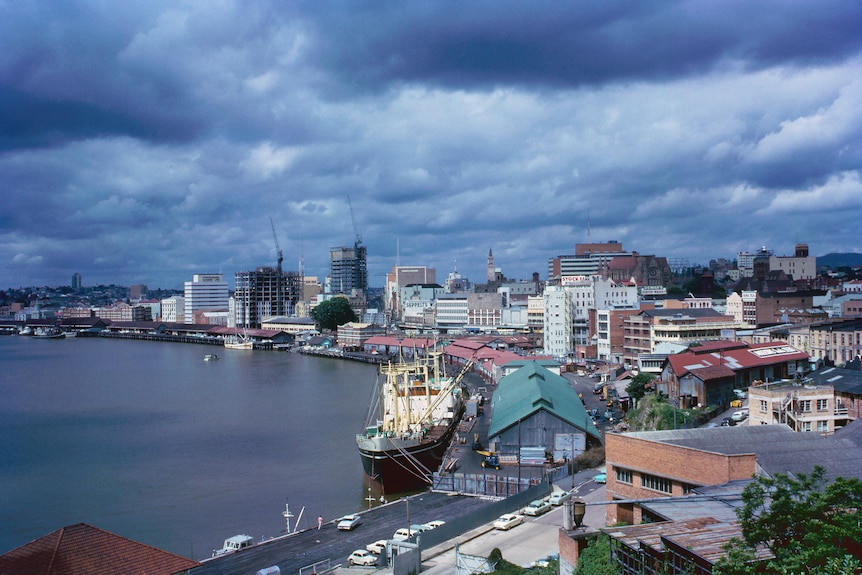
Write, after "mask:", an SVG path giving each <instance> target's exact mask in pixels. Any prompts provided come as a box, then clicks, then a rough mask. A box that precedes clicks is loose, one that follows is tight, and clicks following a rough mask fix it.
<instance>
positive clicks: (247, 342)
mask: <svg viewBox="0 0 862 575" xmlns="http://www.w3.org/2000/svg"><path fill="white" fill-rule="evenodd" d="M224 346H225V347H226V348H227V349H254V341H252V340H251V339H250V338H248V337H246V336H244V335H229V336H227V337H225V338H224Z"/></svg>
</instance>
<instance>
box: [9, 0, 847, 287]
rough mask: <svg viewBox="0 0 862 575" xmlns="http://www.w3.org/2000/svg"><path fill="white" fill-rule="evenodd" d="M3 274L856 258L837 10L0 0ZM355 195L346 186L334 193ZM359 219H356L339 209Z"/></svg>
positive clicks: (769, 5)
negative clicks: (567, 259)
mask: <svg viewBox="0 0 862 575" xmlns="http://www.w3.org/2000/svg"><path fill="white" fill-rule="evenodd" d="M4 13H5V14H6V16H5V17H4V18H3V19H2V21H0V190H2V198H3V209H2V210H0V287H17V286H22V285H46V284H47V285H60V284H68V283H69V281H70V278H71V275H72V274H73V273H75V272H79V273H81V274H82V275H83V277H84V283H85V285H93V284H98V283H119V284H126V285H128V284H134V283H145V284H147V285H149V286H150V287H167V288H171V287H180V286H181V285H182V282H183V281H186V280H188V279H190V277H191V275H192V274H194V273H206V272H214V271H222V272H223V273H225V274H226V276H227V277H228V278H229V279H230V280H231V281H232V278H233V273H234V272H236V271H241V270H247V269H253V268H255V267H258V266H261V265H273V264H274V262H275V245H274V239H273V235H272V229H271V226H270V222H269V220H270V218H272V221H273V223H274V225H275V228H276V233H277V236H278V241H279V244H280V246H281V248H282V249H283V251H284V254H285V265H286V266H287V267H288V268H289V269H298V267H299V262H300V259H302V260H303V261H304V266H305V271H306V274H308V275H318V276H323V275H325V274H326V273H327V271H328V254H329V251H328V250H329V248H330V247H333V246H339V245H350V244H352V243H353V241H354V222H355V225H356V228H357V229H358V231H359V233H360V234H361V236H362V239H363V241H364V243H365V244H366V245H367V246H368V253H369V268H370V274H371V284H372V285H382V282H383V274H384V273H385V271H386V270H388V269H389V268H391V266H392V265H394V264H395V263H396V261H400V263H401V264H402V265H423V264H424V265H429V266H434V267H436V268H437V270H438V278H440V279H442V278H443V277H445V275H446V273H448V272H449V271H451V270H452V269H454V268H456V267H457V269H458V270H459V271H460V272H461V273H462V274H464V275H467V276H470V277H472V278H473V279H474V280H477V281H481V280H482V278H483V277H484V275H485V274H484V268H485V260H486V256H487V253H488V250H489V249H493V251H494V255H495V261H496V264H497V265H498V266H499V267H501V268H502V270H503V272H504V273H505V274H506V275H507V276H509V277H520V278H525V277H528V276H529V275H530V274H531V273H532V272H539V273H540V274H541V275H542V276H543V277H544V276H545V275H546V270H547V260H548V258H550V257H553V256H556V255H559V254H566V253H572V252H573V250H574V245H575V243H578V242H586V241H608V240H617V241H621V242H622V243H623V246H624V248H626V249H630V250H637V251H639V252H641V253H652V254H657V255H664V256H668V257H678V258H683V257H685V258H689V260H690V261H691V262H692V263H706V262H707V261H708V260H709V259H711V258H717V257H726V258H733V257H734V256H735V254H736V252H737V251H740V250H749V251H751V250H754V249H757V248H759V247H760V246H761V245H767V246H768V247H770V248H773V249H775V250H776V253H779V254H790V253H792V250H793V245H794V244H795V243H797V242H805V243H808V244H809V245H810V246H811V250H812V253H813V254H815V255H822V254H826V253H829V252H833V251H856V252H858V251H862V242H860V237H862V235H860V233H859V222H860V220H862V218H860V216H862V183H860V171H862V146H860V143H862V80H860V78H862V73H860V71H862V34H860V33H859V30H862V5H857V3H853V2H843V1H833V2H829V1H824V2H817V3H789V2H784V1H782V2H759V3H754V4H752V3H749V2H741V1H740V2H733V1H730V2H721V3H704V2H694V1H692V2H666V3H659V4H642V3H630V2H607V1H603V2H579V3H576V4H571V3H568V4H567V3H558V2H531V3H505V2H504V3H499V2H470V3H466V4H465V3H460V2H449V1H442V2H433V3H432V2H427V3H426V2H411V3H396V2H391V3H385V2H363V1H359V2H356V1H349V2H347V1H345V2H297V3H282V2H267V1H264V0H254V1H248V2H233V1H230V0H218V1H213V2H194V1H188V2H158V1H149V2H129V3H122V4H116V3H110V2H98V1H95V0H94V1H83V0H82V1H79V2H69V3H57V2H47V1H44V2H27V3H7V5H6V6H5V7H4ZM348 197H349V198H350V200H349V201H348ZM351 204H352V206H353V214H351V213H350V205H351Z"/></svg>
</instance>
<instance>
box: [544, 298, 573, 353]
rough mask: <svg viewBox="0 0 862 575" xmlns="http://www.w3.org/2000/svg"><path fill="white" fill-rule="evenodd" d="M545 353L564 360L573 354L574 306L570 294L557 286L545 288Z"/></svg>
mask: <svg viewBox="0 0 862 575" xmlns="http://www.w3.org/2000/svg"><path fill="white" fill-rule="evenodd" d="M544 300H545V317H544V324H543V328H544V334H545V353H546V354H548V355H552V356H553V357H556V358H566V357H569V356H571V354H573V353H574V351H575V348H574V339H573V338H572V320H573V319H574V305H573V302H572V297H571V293H570V292H569V291H567V290H566V289H565V288H562V287H559V286H548V287H547V288H545V294H544Z"/></svg>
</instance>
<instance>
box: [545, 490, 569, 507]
mask: <svg viewBox="0 0 862 575" xmlns="http://www.w3.org/2000/svg"><path fill="white" fill-rule="evenodd" d="M571 498H572V494H571V492H569V491H554V492H553V493H551V496H550V497H548V503H550V504H551V505H562V504H563V503H565V502H566V501H568V500H569V499H571Z"/></svg>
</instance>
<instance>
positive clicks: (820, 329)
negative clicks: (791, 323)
mask: <svg viewBox="0 0 862 575" xmlns="http://www.w3.org/2000/svg"><path fill="white" fill-rule="evenodd" d="M808 345H809V349H810V350H811V351H810V353H811V356H812V357H813V358H815V359H817V360H819V361H823V362H825V363H827V364H828V365H836V366H838V367H842V366H844V365H846V364H847V363H848V362H851V361H854V360H858V359H859V357H860V354H862V318H857V319H848V320H844V321H837V322H829V323H825V322H824V323H819V324H813V325H811V326H810V328H809V338H808Z"/></svg>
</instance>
